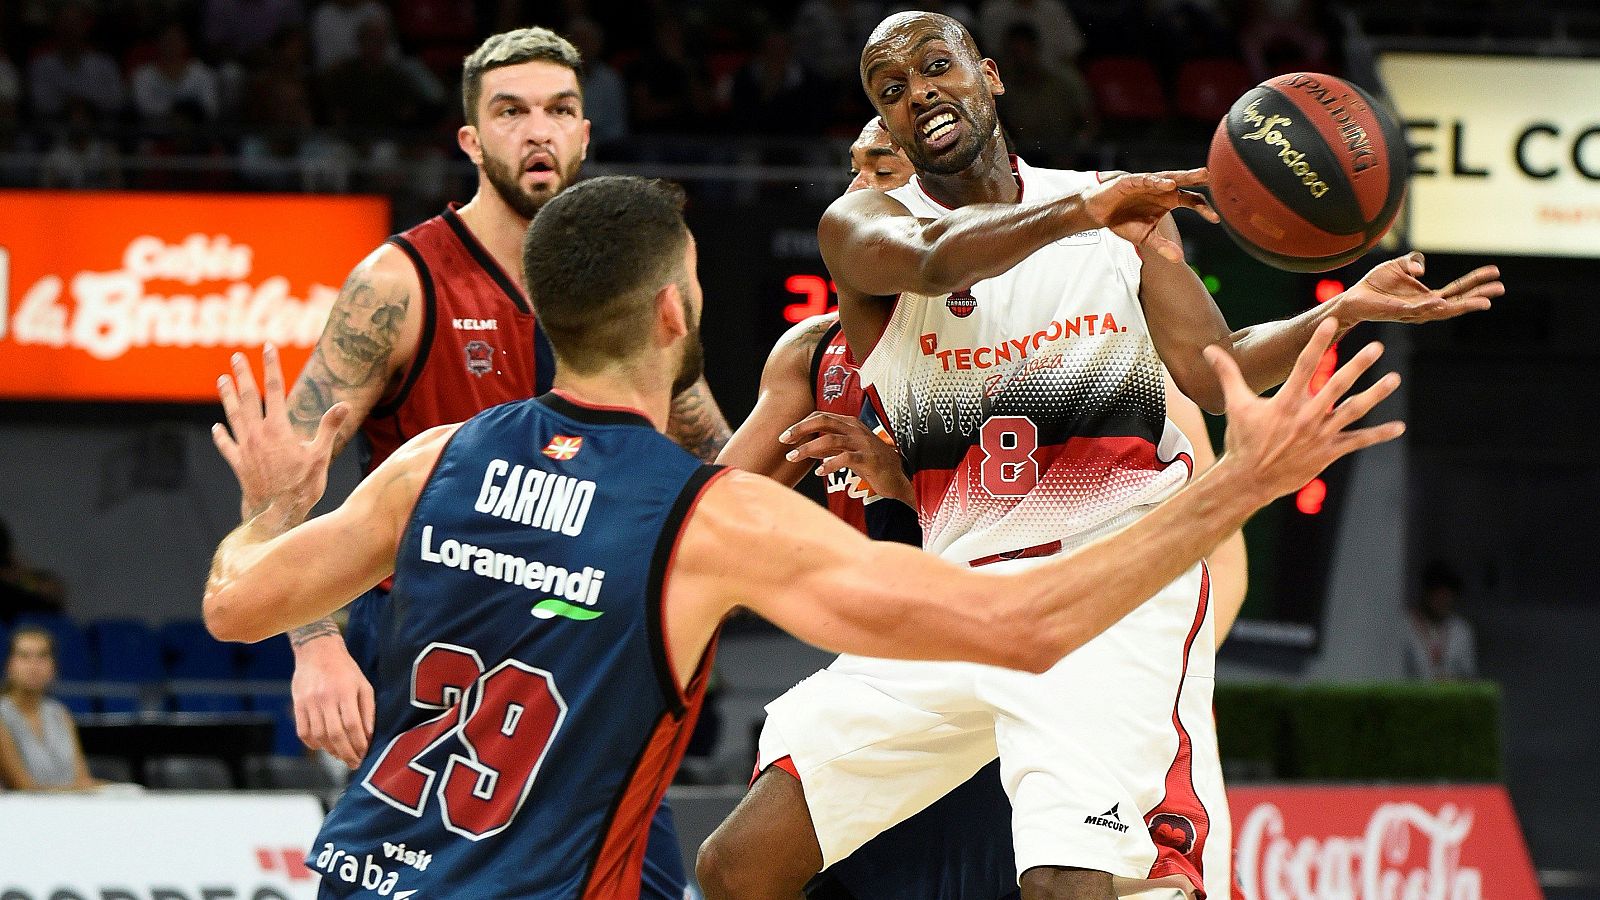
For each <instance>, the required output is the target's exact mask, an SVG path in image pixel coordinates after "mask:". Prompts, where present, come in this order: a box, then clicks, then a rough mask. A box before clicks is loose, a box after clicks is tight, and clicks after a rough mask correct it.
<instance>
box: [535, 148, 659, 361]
mask: <svg viewBox="0 0 1600 900" xmlns="http://www.w3.org/2000/svg"><path fill="white" fill-rule="evenodd" d="M688 240H689V229H688V227H687V226H686V225H685V224H684V221H683V191H682V189H681V188H679V187H678V186H677V185H675V184H672V183H670V182H664V181H657V180H653V179H648V178H638V177H635V176H632V175H608V176H604V177H601V178H591V179H589V180H587V181H582V182H579V183H578V184H575V185H573V186H572V187H570V188H567V189H566V190H564V191H562V192H561V193H560V194H557V195H556V196H555V197H554V198H552V199H551V200H550V202H548V203H546V204H545V205H544V207H543V208H542V209H540V210H539V213H538V215H536V216H534V219H533V222H532V224H530V225H529V226H528V232H527V235H526V236H525V238H524V239H523V243H522V267H523V274H524V275H525V277H526V278H527V282H528V298H529V299H530V300H531V301H532V302H533V306H534V308H535V310H536V311H537V312H538V315H539V324H540V325H541V326H542V327H543V328H544V329H545V331H546V332H547V333H548V334H549V336H550V343H551V344H552V345H553V346H554V347H555V351H556V355H557V356H558V357H560V359H561V365H563V366H570V367H572V368H573V369H575V370H576V371H578V372H580V373H584V372H592V371H594V370H596V369H598V368H601V367H603V366H604V365H606V364H607V363H608V362H614V361H618V360H623V359H626V358H628V357H629V356H631V355H632V354H634V353H635V352H637V350H638V348H639V346H640V345H641V344H642V343H643V342H644V340H645V337H646V335H647V334H648V332H649V327H650V320H651V314H652V305H651V301H652V300H654V298H655V296H656V292H657V291H659V290H661V288H663V287H665V286H666V285H668V284H678V285H680V289H682V286H684V285H685V284H686V275H687V273H685V272H684V270H683V253H684V248H685V246H686V245H687V243H688Z"/></svg>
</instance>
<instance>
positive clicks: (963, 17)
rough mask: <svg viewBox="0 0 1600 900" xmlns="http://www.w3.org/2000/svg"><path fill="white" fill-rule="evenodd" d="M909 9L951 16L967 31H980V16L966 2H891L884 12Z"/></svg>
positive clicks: (935, 0)
mask: <svg viewBox="0 0 1600 900" xmlns="http://www.w3.org/2000/svg"><path fill="white" fill-rule="evenodd" d="M908 10H918V11H921V12H931V13H938V14H939V15H942V16H949V17H950V18H952V19H955V20H956V21H957V22H960V23H961V25H962V27H963V28H966V29H967V31H969V32H971V33H972V34H977V33H978V17H977V16H976V15H974V14H973V12H972V7H970V6H968V5H967V4H965V3H960V2H957V3H946V2H944V0H925V2H922V3H905V2H899V3H891V4H889V8H888V9H886V10H884V14H885V15H888V14H890V13H898V12H906V11H908Z"/></svg>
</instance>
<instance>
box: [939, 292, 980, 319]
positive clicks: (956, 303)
mask: <svg viewBox="0 0 1600 900" xmlns="http://www.w3.org/2000/svg"><path fill="white" fill-rule="evenodd" d="M944 308H945V309H948V310H950V314H951V315H953V316H955V317H956V318H958V319H965V318H966V317H967V316H970V315H972V311H973V310H975V309H977V308H978V298H977V297H974V296H972V288H962V289H961V290H959V291H952V292H951V293H950V296H948V297H946V298H944Z"/></svg>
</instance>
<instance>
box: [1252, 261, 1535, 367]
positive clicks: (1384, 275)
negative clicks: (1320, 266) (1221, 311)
mask: <svg viewBox="0 0 1600 900" xmlns="http://www.w3.org/2000/svg"><path fill="white" fill-rule="evenodd" d="M1426 271H1427V265H1426V261H1425V260H1424V258H1423V255H1422V253H1421V252H1419V251H1412V252H1410V253H1407V254H1406V255H1405V256H1399V257H1395V258H1394V259H1391V260H1388V261H1387V262H1383V263H1380V264H1378V265H1377V266H1375V267H1374V268H1373V269H1372V270H1371V271H1370V272H1368V273H1367V274H1366V275H1364V276H1362V278H1361V280H1360V281H1358V282H1356V283H1355V284H1354V285H1352V286H1351V287H1350V288H1349V289H1348V290H1346V291H1344V292H1343V293H1341V294H1339V295H1338V296H1336V297H1334V298H1333V299H1331V300H1329V301H1327V302H1326V303H1321V304H1318V305H1317V306H1316V307H1314V308H1312V309H1308V310H1306V311H1305V312H1303V313H1301V314H1300V315H1298V316H1295V317H1294V318H1292V319H1285V320H1283V321H1279V322H1267V323H1264V324H1261V325H1252V326H1250V327H1248V328H1242V329H1240V330H1238V331H1236V332H1234V333H1233V354H1234V358H1235V359H1237V360H1238V361H1239V368H1240V369H1241V370H1242V371H1243V372H1244V373H1245V380H1246V381H1247V382H1248V383H1249V384H1250V386H1251V387H1252V388H1254V389H1256V390H1258V391H1262V390H1266V389H1267V388H1269V387H1271V386H1272V385H1275V384H1277V383H1278V382H1280V381H1282V380H1283V377H1284V375H1286V374H1287V373H1288V371H1289V367H1290V366H1291V365H1292V364H1293V362H1294V354H1295V351H1296V350H1297V349H1298V348H1299V347H1300V346H1301V343H1299V342H1303V341H1305V340H1306V338H1307V337H1308V336H1309V335H1310V334H1311V333H1312V332H1313V331H1314V330H1315V329H1316V328H1317V326H1318V325H1319V324H1321V323H1322V321H1323V320H1325V319H1331V320H1333V321H1334V322H1336V323H1337V324H1338V327H1339V331H1338V335H1337V336H1339V337H1342V336H1343V335H1344V334H1345V332H1348V331H1349V330H1350V329H1351V328H1354V327H1355V326H1357V325H1359V324H1361V323H1362V322H1404V323H1406V324H1410V325H1419V324H1422V323H1424V322H1439V321H1443V320H1445V319H1453V318H1455V317H1456V316H1460V315H1465V314H1467V313H1470V312H1479V311H1482V310H1486V309H1488V308H1489V306H1490V304H1491V302H1492V301H1493V299H1494V298H1496V297H1499V296H1501V295H1503V294H1504V293H1505V292H1506V287H1505V284H1503V283H1502V282H1501V281H1500V269H1499V267H1497V266H1480V267H1479V268H1476V269H1474V270H1472V271H1471V272H1468V273H1467V274H1465V275H1463V276H1461V277H1460V278H1457V279H1456V280H1455V281H1452V282H1450V283H1449V284H1447V285H1445V286H1444V287H1442V288H1439V289H1437V290H1435V289H1433V288H1430V287H1428V286H1427V285H1426V284H1423V283H1422V281H1421V280H1420V279H1421V277H1422V276H1423V274H1424V273H1425V272H1426Z"/></svg>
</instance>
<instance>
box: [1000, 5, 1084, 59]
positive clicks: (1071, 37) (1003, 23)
mask: <svg viewBox="0 0 1600 900" xmlns="http://www.w3.org/2000/svg"><path fill="white" fill-rule="evenodd" d="M1014 25H1029V26H1032V27H1033V31H1034V33H1035V34H1037V35H1038V36H1039V50H1040V54H1041V56H1042V57H1043V58H1044V62H1045V65H1047V66H1049V67H1050V68H1052V69H1060V70H1065V69H1068V68H1071V67H1073V66H1075V65H1076V64H1077V59H1078V54H1080V53H1082V52H1083V31H1082V29H1080V28H1079V27H1078V23H1077V22H1076V21H1075V20H1074V19H1073V18H1072V13H1070V12H1068V11H1067V7H1066V6H1065V5H1064V4H1062V2H1061V0H989V2H987V3H985V4H984V5H983V9H982V10H980V11H979V13H978V31H979V35H980V40H981V41H982V43H980V44H979V45H978V49H979V50H981V51H983V52H985V53H994V52H996V48H999V47H1000V46H1002V45H1003V44H1004V42H1005V38H1006V33H1007V32H1008V31H1010V30H1011V28H1012V26H1014Z"/></svg>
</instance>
